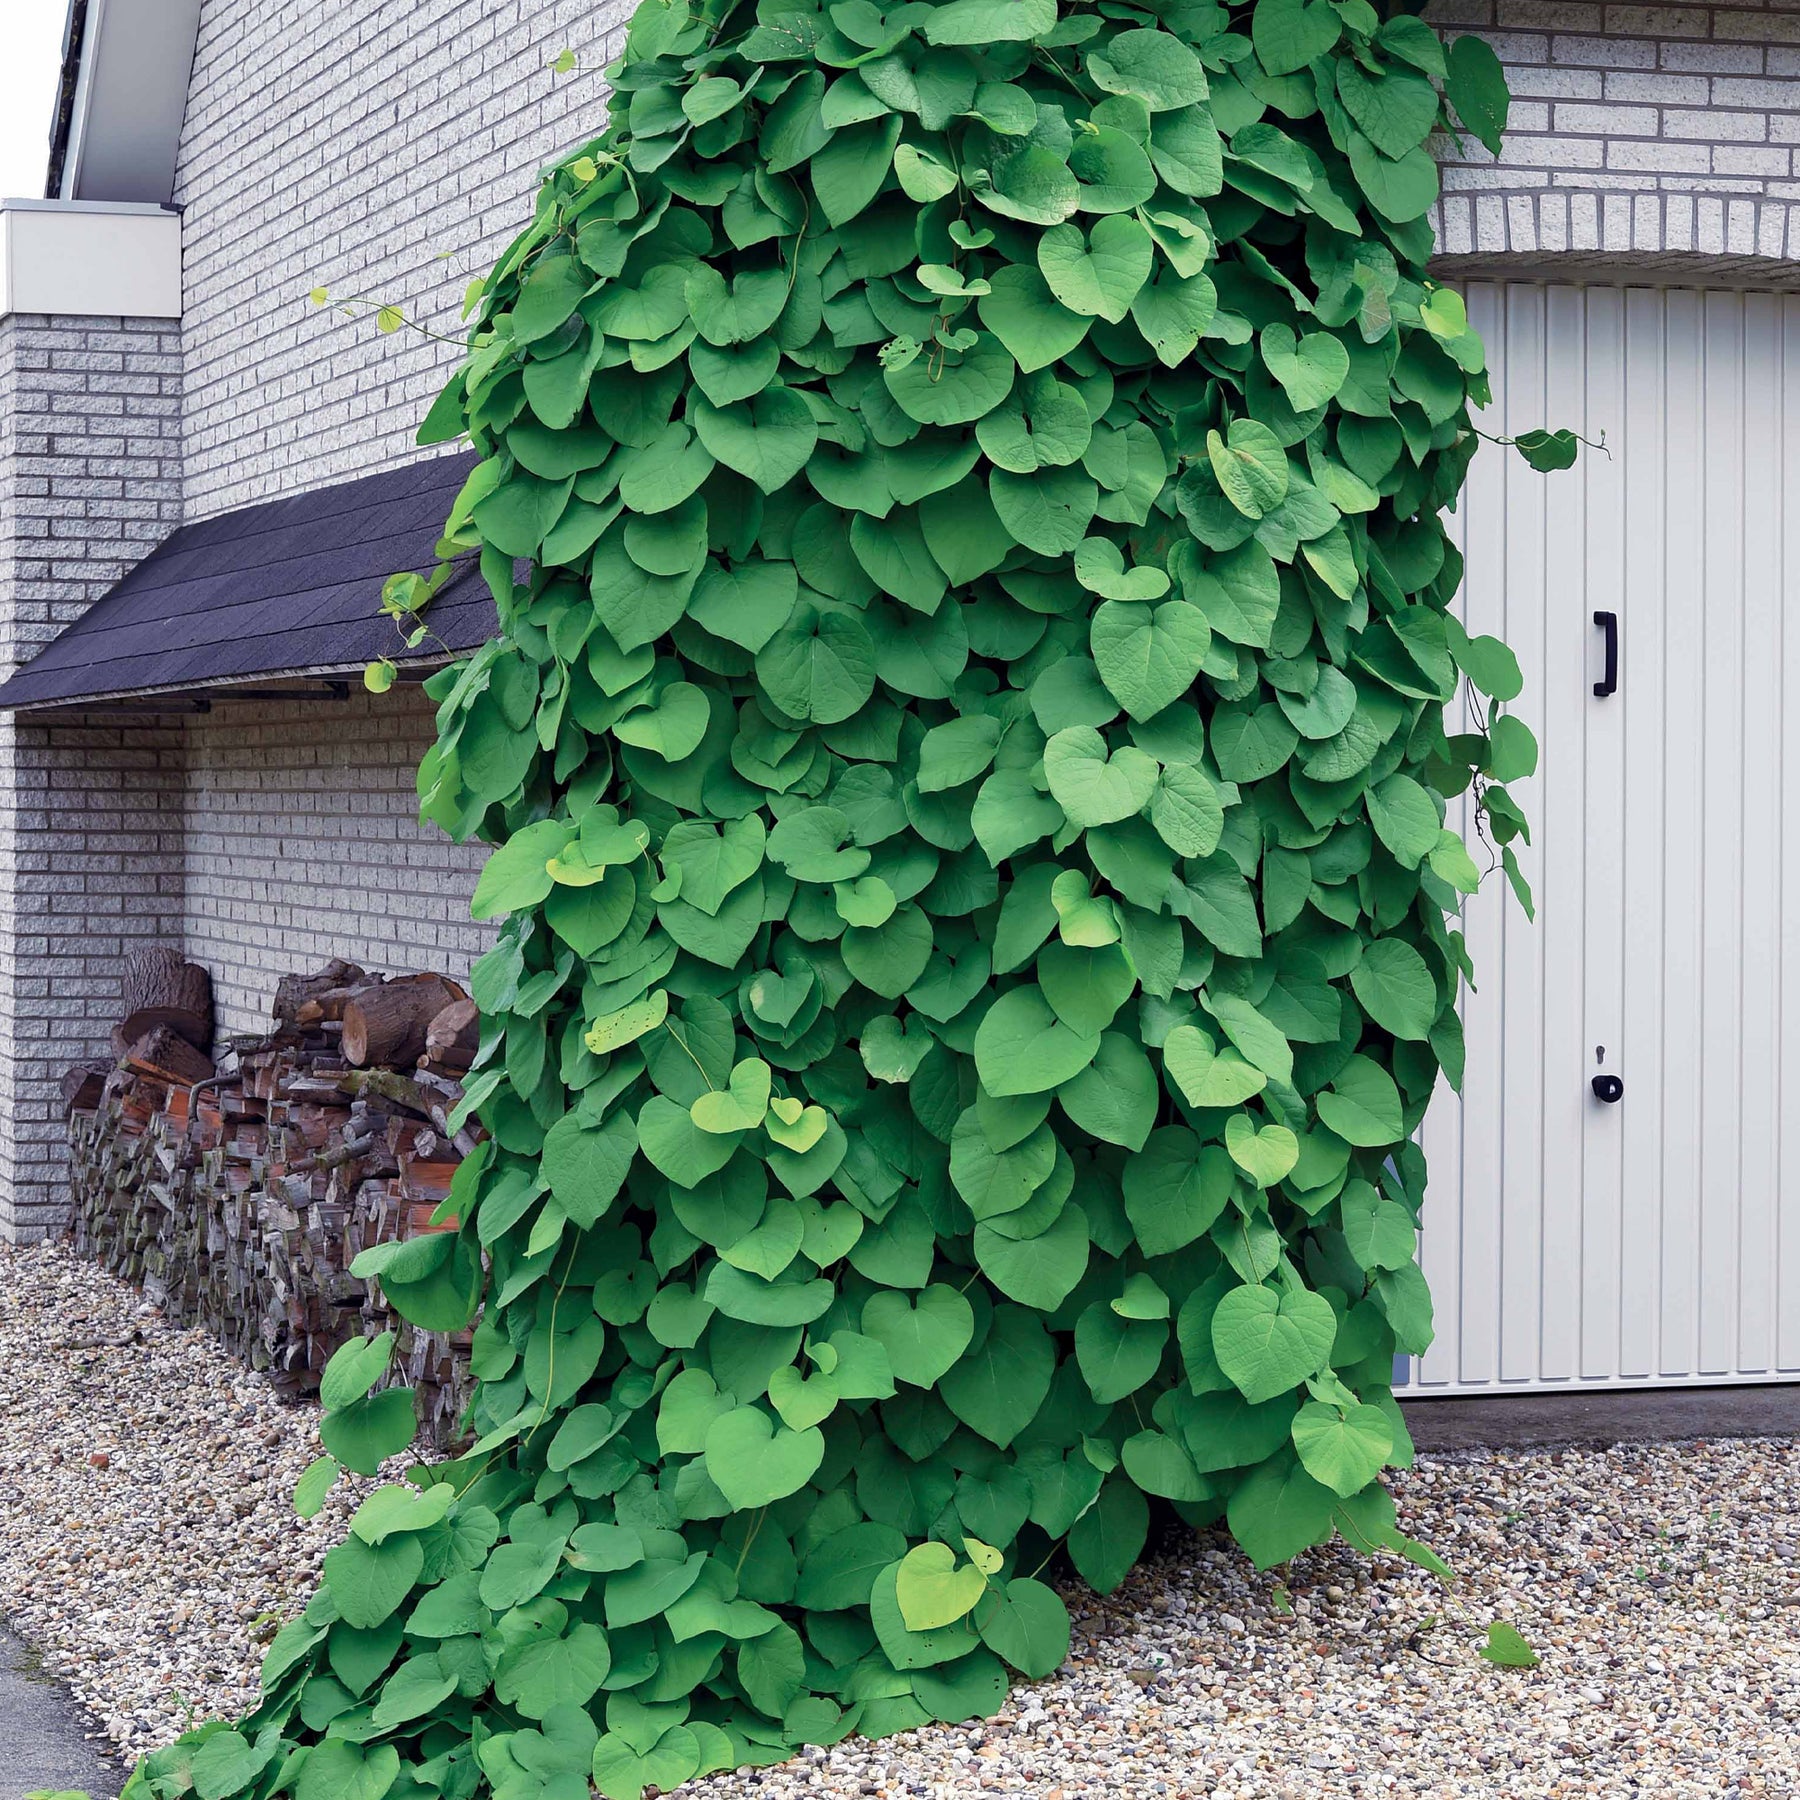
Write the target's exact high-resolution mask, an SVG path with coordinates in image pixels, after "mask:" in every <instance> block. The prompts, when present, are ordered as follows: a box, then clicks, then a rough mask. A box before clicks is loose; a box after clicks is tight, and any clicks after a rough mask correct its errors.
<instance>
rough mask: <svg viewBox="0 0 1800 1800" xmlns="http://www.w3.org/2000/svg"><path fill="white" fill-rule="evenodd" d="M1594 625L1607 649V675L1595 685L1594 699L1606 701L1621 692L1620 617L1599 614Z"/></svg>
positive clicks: (1607, 613)
mask: <svg viewBox="0 0 1800 1800" xmlns="http://www.w3.org/2000/svg"><path fill="white" fill-rule="evenodd" d="M1594 623H1595V624H1596V625H1598V626H1599V627H1600V633H1601V641H1602V642H1603V644H1604V645H1605V649H1606V673H1605V674H1604V675H1602V676H1601V677H1600V679H1599V680H1598V681H1596V682H1595V683H1594V698H1595V699H1596V700H1604V699H1605V698H1606V696H1607V695H1608V694H1616V693H1617V692H1618V691H1619V615H1618V614H1617V613H1616V612H1597V613H1595V614H1594Z"/></svg>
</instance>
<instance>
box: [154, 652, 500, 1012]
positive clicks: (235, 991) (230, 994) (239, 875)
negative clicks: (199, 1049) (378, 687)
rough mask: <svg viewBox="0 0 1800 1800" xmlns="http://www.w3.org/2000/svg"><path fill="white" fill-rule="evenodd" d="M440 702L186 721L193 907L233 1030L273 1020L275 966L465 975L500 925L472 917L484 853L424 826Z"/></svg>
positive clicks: (402, 701)
mask: <svg viewBox="0 0 1800 1800" xmlns="http://www.w3.org/2000/svg"><path fill="white" fill-rule="evenodd" d="M431 713H432V708H431V703H430V702H429V701H428V700H427V699H426V698H425V696H424V695H423V694H422V693H419V692H417V691H416V690H413V691H403V690H401V689H398V688H396V689H394V690H393V691H392V692H390V693H388V694H385V695H383V696H381V697H380V698H379V699H376V698H373V697H371V696H369V695H367V694H364V693H361V692H354V693H352V695H351V697H350V698H349V699H347V700H342V701H327V700H319V701H308V702H303V703H302V702H281V703H279V704H269V703H266V702H260V703H259V702H255V701H229V700H224V699H221V700H219V701H218V702H216V703H215V704H214V706H213V709H212V711H211V712H209V713H205V714H202V715H200V716H198V717H196V718H193V719H190V720H189V721H188V722H187V724H186V727H185V731H184V745H183V754H182V758H181V763H182V794H181V800H180V812H181V825H182V839H181V845H182V889H183V902H182V919H183V941H184V945H185V948H186V953H187V954H188V955H189V956H190V957H192V958H193V959H194V960H195V961H196V962H200V963H204V964H205V965H206V967H207V968H208V969H210V970H211V971H212V977H213V993H214V998H215V1001H216V1002H217V1005H218V1008H219V1024H220V1029H221V1031H229V1032H251V1031H260V1030H263V1029H265V1028H266V1024H267V1020H268V1016H269V1001H270V998H271V997H272V995H273V994H274V990H275V982H276V978H277V977H278V976H281V975H284V974H287V973H288V972H290V971H291V970H294V969H309V968H313V967H316V966H318V965H319V964H321V963H324V962H326V961H327V960H329V959H330V958H331V957H333V956H344V957H348V958H350V959H351V960H352V961H353V962H359V963H361V964H362V965H363V966H364V967H365V968H369V969H382V970H385V971H388V972H391V973H406V972H410V971H412V970H416V969H427V968H431V969H441V970H443V971H445V972H446V973H448V974H452V975H455V976H457V977H458V978H459V979H460V978H461V977H462V976H463V975H465V974H466V973H467V971H468V966H469V963H470V961H471V959H472V958H473V957H475V956H478V955H479V954H480V953H481V951H482V950H484V949H485V948H486V947H487V944H488V941H489V939H490V937H491V928H490V927H487V926H478V925H476V924H474V923H473V922H472V921H471V920H470V918H469V895H470V893H471V892H472V891H473V889H474V885H475V875H476V872H477V871H478V870H479V869H480V866H481V862H482V859H483V857H484V855H485V850H484V848H483V846H481V845H479V844H471V845H463V846H459V845H456V844H453V843H451V842H450V840H449V839H448V838H447V837H445V836H443V834H442V833H440V832H438V831H436V830H431V831H426V830H423V829H422V828H421V827H420V825H419V820H418V809H419V803H418V798H417V795H416V793H415V792H414V787H413V772H414V769H415V767H416V766H417V763H418V760H419V755H420V752H421V751H422V749H423V748H424V746H425V745H427V744H428V743H430V741H431V736H432V726H431Z"/></svg>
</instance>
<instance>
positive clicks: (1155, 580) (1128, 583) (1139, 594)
mask: <svg viewBox="0 0 1800 1800" xmlns="http://www.w3.org/2000/svg"><path fill="white" fill-rule="evenodd" d="M1075 579H1076V580H1077V581H1079V582H1080V583H1081V585H1082V586H1083V587H1084V588H1086V589H1087V590H1088V592H1089V593H1090V594H1098V595H1099V596H1100V598H1101V599H1102V600H1160V599H1161V598H1162V597H1163V595H1164V594H1166V593H1167V592H1168V591H1169V577H1168V574H1167V572H1166V571H1165V570H1162V569H1159V568H1157V567H1156V565H1155V564H1154V563H1145V564H1142V565H1140V566H1139V567H1137V568H1133V569H1127V568H1126V567H1125V555H1124V552H1123V551H1121V550H1120V548H1119V546H1118V545H1117V544H1115V543H1114V542H1113V541H1112V539H1111V538H1084V539H1083V540H1082V541H1081V542H1080V543H1079V544H1077V545H1076V546H1075Z"/></svg>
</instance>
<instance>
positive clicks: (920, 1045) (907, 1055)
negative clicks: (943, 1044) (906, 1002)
mask: <svg viewBox="0 0 1800 1800" xmlns="http://www.w3.org/2000/svg"><path fill="white" fill-rule="evenodd" d="M936 1042H937V1039H936V1038H934V1037H933V1036H932V1035H931V1033H930V1032H929V1031H927V1030H926V1029H925V1028H924V1027H923V1026H922V1025H919V1026H915V1024H914V1022H913V1020H912V1019H910V1018H909V1019H908V1020H907V1021H906V1023H905V1024H904V1025H902V1024H901V1023H900V1021H899V1019H897V1018H896V1017H895V1016H894V1014H892V1013H877V1014H876V1015H875V1017H874V1018H872V1019H871V1020H869V1022H868V1023H867V1024H866V1025H865V1026H864V1027H863V1028H862V1036H861V1037H860V1038H859V1039H858V1040H857V1048H858V1049H859V1050H860V1051H861V1052H862V1060H863V1067H864V1068H865V1069H867V1070H868V1071H869V1073H870V1074H871V1075H873V1076H874V1077H875V1079H876V1080H877V1081H894V1082H904V1081H911V1080H912V1078H913V1076H914V1075H915V1074H916V1073H917V1072H918V1068H919V1064H920V1063H922V1062H923V1061H924V1060H925V1058H926V1057H927V1056H928V1055H929V1054H930V1053H931V1047H932V1045H933V1044H935V1043H936Z"/></svg>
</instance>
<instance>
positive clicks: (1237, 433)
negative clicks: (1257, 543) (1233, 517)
mask: <svg viewBox="0 0 1800 1800" xmlns="http://www.w3.org/2000/svg"><path fill="white" fill-rule="evenodd" d="M1206 454H1207V458H1208V460H1209V461H1210V462H1211V463H1212V470H1213V474H1214V475H1216V476H1217V477H1218V481H1219V486H1220V487H1221V488H1223V489H1224V490H1225V498H1226V499H1227V500H1229V501H1230V502H1231V504H1232V505H1233V506H1235V507H1236V508H1237V509H1238V511H1239V512H1241V513H1242V514H1243V515H1244V516H1245V517H1246V518H1250V519H1260V518H1262V517H1263V516H1264V515H1265V514H1267V513H1271V512H1273V511H1274V510H1275V508H1276V507H1278V506H1279V505H1280V504H1281V503H1282V501H1283V500H1285V499H1286V498H1287V491H1288V460H1287V452H1286V451H1285V450H1284V449H1282V447H1281V440H1280V439H1279V438H1278V437H1276V435H1275V434H1274V432H1272V431H1271V430H1270V429H1269V428H1268V426H1266V425H1264V424H1262V423H1260V422H1259V421H1258V420H1256V419H1233V420H1232V422H1231V425H1230V428H1229V429H1228V430H1227V432H1226V434H1225V435H1224V436H1223V437H1220V435H1219V434H1218V433H1217V432H1216V431H1209V432H1208V433H1207V434H1206Z"/></svg>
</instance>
